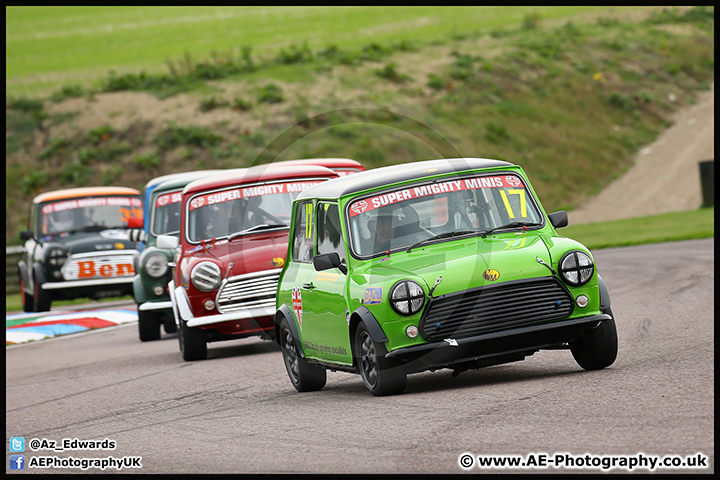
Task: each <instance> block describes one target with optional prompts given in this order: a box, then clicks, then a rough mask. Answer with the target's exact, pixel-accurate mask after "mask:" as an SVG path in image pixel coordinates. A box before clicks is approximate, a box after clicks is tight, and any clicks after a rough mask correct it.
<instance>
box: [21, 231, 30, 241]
mask: <svg viewBox="0 0 720 480" xmlns="http://www.w3.org/2000/svg"><path fill="white" fill-rule="evenodd" d="M31 238H33V233H32V230H23V231H22V232H20V240H30V239H31Z"/></svg>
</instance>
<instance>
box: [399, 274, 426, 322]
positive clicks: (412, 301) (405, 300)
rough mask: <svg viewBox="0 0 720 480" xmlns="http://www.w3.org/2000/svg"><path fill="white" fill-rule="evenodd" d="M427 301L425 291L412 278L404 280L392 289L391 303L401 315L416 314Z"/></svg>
mask: <svg viewBox="0 0 720 480" xmlns="http://www.w3.org/2000/svg"><path fill="white" fill-rule="evenodd" d="M424 303H425V292H424V291H423V289H422V287H421V286H420V285H419V284H418V283H417V282H413V281H412V280H402V281H400V282H398V283H396V284H395V285H393V287H392V288H391V289H390V305H391V306H392V308H393V310H395V311H396V312H397V313H399V314H400V315H415V314H416V313H417V312H419V311H420V309H421V308H422V306H423V304H424Z"/></svg>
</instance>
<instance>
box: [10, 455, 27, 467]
mask: <svg viewBox="0 0 720 480" xmlns="http://www.w3.org/2000/svg"><path fill="white" fill-rule="evenodd" d="M24 469H25V455H10V470H24Z"/></svg>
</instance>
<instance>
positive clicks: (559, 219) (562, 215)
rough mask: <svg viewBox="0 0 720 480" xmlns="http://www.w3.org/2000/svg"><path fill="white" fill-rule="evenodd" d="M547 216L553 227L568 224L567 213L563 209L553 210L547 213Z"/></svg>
mask: <svg viewBox="0 0 720 480" xmlns="http://www.w3.org/2000/svg"><path fill="white" fill-rule="evenodd" d="M548 217H549V218H550V223H551V224H552V226H553V227H555V228H562V227H567V226H568V214H567V212H566V211H565V210H560V211H559V212H553V213H551V214H550V215H548Z"/></svg>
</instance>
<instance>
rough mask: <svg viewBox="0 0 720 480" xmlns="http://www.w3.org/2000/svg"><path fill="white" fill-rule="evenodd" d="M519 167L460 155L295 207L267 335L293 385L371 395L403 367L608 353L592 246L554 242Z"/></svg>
mask: <svg viewBox="0 0 720 480" xmlns="http://www.w3.org/2000/svg"><path fill="white" fill-rule="evenodd" d="M567 223H568V217H567V213H566V212H565V211H559V212H555V213H552V214H550V215H547V214H546V213H545V211H544V209H543V207H542V205H541V204H540V202H539V201H538V199H537V197H536V196H535V192H534V190H533V188H532V186H531V185H530V182H529V181H528V179H527V176H526V175H525V172H524V171H523V169H522V168H521V167H519V166H517V165H513V164H511V163H508V162H504V161H499V160H488V159H477V158H458V159H445V160H430V161H423V162H416V163H409V164H403V165H395V166H389V167H383V168H378V169H374V170H369V171H366V172H361V173H357V174H355V175H352V176H350V177H346V178H338V179H334V180H331V181H328V182H324V183H322V184H319V185H316V186H313V187H311V188H308V189H307V190H305V191H304V192H302V193H301V194H300V195H299V196H298V198H297V199H296V200H295V202H294V203H293V213H292V225H291V232H290V241H289V246H288V254H287V259H288V261H287V263H286V264H285V266H284V268H283V271H282V273H281V276H280V280H279V283H278V291H277V300H276V302H277V312H276V315H275V319H274V324H275V325H274V326H275V333H276V335H275V338H276V341H277V342H278V343H279V344H280V347H281V351H282V355H283V359H284V363H285V367H286V370H287V373H288V376H289V377H290V380H291V382H292V384H293V386H294V387H295V388H296V389H297V390H298V391H301V392H302V391H312V390H318V389H321V388H322V387H324V386H325V383H326V378H327V377H326V370H327V369H330V370H338V371H347V372H354V373H360V375H361V377H362V379H363V382H364V383H365V386H366V387H367V388H368V389H369V390H370V392H372V394H373V395H393V394H398V393H402V392H403V390H404V389H405V387H406V383H407V375H408V374H410V373H416V372H421V371H426V370H430V371H434V370H437V369H442V368H449V369H453V376H454V375H457V374H459V373H460V372H462V371H464V370H467V369H477V368H482V367H486V366H490V365H498V364H503V363H508V362H515V361H519V360H523V359H524V358H525V357H527V356H529V355H532V354H534V353H535V352H537V351H539V350H542V349H552V350H556V349H569V350H570V351H571V353H572V355H573V357H574V358H575V360H576V362H577V363H578V364H579V365H580V366H581V367H582V368H584V369H586V370H595V369H601V368H605V367H607V366H609V365H611V364H612V363H613V362H614V361H615V358H616V356H617V348H618V342H617V332H616V328H615V320H614V317H613V314H612V311H611V309H610V296H609V294H608V290H607V288H606V287H605V284H604V282H603V280H602V278H600V276H599V275H598V273H597V269H596V267H595V262H594V260H593V257H592V254H591V253H590V251H589V250H588V249H587V248H586V247H584V246H583V245H582V244H580V243H578V242H576V241H574V240H571V239H569V238H566V237H562V236H560V235H558V234H557V232H556V229H557V228H560V227H564V226H566V225H567Z"/></svg>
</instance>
